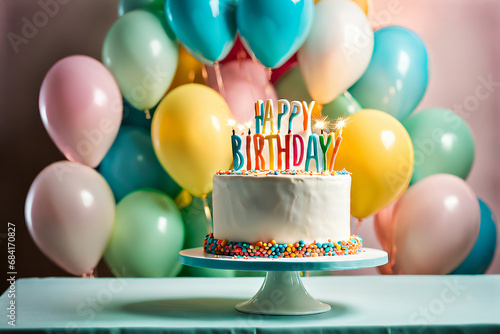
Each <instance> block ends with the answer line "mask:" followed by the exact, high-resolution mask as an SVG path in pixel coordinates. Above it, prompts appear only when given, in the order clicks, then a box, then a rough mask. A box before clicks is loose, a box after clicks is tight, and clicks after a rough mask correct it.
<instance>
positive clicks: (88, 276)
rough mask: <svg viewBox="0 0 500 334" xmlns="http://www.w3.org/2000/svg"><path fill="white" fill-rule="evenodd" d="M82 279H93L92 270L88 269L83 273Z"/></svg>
mask: <svg viewBox="0 0 500 334" xmlns="http://www.w3.org/2000/svg"><path fill="white" fill-rule="evenodd" d="M82 278H94V269H90V270H89V272H88V273H84V274H83V275H82Z"/></svg>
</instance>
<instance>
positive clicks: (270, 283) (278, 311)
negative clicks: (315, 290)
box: [179, 247, 388, 315]
mask: <svg viewBox="0 0 500 334" xmlns="http://www.w3.org/2000/svg"><path fill="white" fill-rule="evenodd" d="M387 259H388V258H387V253H386V252H384V251H382V250H378V249H371V248H363V249H362V252H361V253H359V254H357V255H340V256H321V257H307V258H293V259H288V258H282V259H270V258H233V257H230V256H221V255H219V256H216V255H213V254H206V253H205V252H204V251H203V248H202V247H199V248H191V249H185V250H183V251H181V252H179V262H181V263H182V264H185V265H188V266H192V267H203V268H213V269H226V270H247V271H267V274H266V278H265V279H264V283H263V284H262V286H261V288H260V290H259V291H258V292H257V293H256V294H255V296H253V297H252V298H251V299H250V300H247V301H246V302H243V303H240V304H238V305H236V309H237V310H238V311H240V312H244V313H252V314H263V315H309V314H317V313H323V312H327V311H329V310H330V309H331V306H330V305H328V304H324V303H322V302H320V301H318V300H316V299H314V298H313V297H311V295H309V293H308V292H307V291H306V289H305V288H304V285H302V281H301V280H300V275H299V271H305V270H347V269H361V268H369V267H376V266H381V265H383V264H386V263H387V261H388V260H387Z"/></svg>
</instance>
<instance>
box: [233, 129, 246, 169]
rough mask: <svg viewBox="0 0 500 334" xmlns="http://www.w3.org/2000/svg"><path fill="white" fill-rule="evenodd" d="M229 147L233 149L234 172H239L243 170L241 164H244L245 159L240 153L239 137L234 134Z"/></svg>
mask: <svg viewBox="0 0 500 334" xmlns="http://www.w3.org/2000/svg"><path fill="white" fill-rule="evenodd" d="M231 146H232V148H233V163H234V170H240V169H242V168H243V164H244V163H245V158H244V157H243V154H242V153H241V152H240V149H241V137H240V136H239V135H237V134H235V133H234V130H233V135H232V136H231Z"/></svg>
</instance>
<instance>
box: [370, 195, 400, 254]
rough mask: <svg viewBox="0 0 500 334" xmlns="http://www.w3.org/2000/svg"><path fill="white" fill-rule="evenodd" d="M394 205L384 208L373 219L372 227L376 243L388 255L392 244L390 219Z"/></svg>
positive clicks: (392, 235)
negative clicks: (378, 243)
mask: <svg viewBox="0 0 500 334" xmlns="http://www.w3.org/2000/svg"><path fill="white" fill-rule="evenodd" d="M394 207H395V203H392V204H391V205H388V206H386V207H385V208H383V209H382V210H380V211H379V212H378V213H377V214H376V215H375V217H374V219H373V227H374V229H375V235H376V236H377V239H378V241H380V244H381V245H382V248H383V249H384V250H385V251H386V252H388V253H390V252H391V251H392V247H393V244H394V230H393V224H392V217H393V213H394Z"/></svg>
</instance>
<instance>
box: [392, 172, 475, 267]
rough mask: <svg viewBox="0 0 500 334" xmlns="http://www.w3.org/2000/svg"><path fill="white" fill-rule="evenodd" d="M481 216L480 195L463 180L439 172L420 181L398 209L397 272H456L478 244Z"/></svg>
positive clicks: (397, 206)
mask: <svg viewBox="0 0 500 334" xmlns="http://www.w3.org/2000/svg"><path fill="white" fill-rule="evenodd" d="M480 218H481V215H480V210H479V203H478V201H477V198H476V195H475V194H474V192H473V191H472V189H471V188H470V187H469V186H468V185H467V183H465V181H464V180H462V179H461V178H459V177H457V176H454V175H450V174H435V175H431V176H428V177H426V178H424V179H422V180H420V181H418V182H417V183H415V184H414V185H412V186H411V187H410V188H408V190H406V192H405V193H404V194H403V196H402V197H401V198H400V199H399V201H398V203H397V204H396V208H395V210H394V218H393V219H394V224H395V244H396V248H395V253H394V257H395V265H394V273H398V274H432V275H438V274H448V273H450V272H451V271H452V270H454V269H455V268H456V267H458V265H460V263H462V262H463V260H464V259H465V258H466V257H467V255H468V254H469V253H470V251H471V250H472V248H473V247H474V244H475V242H476V240H477V236H478V234H479V225H480Z"/></svg>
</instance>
